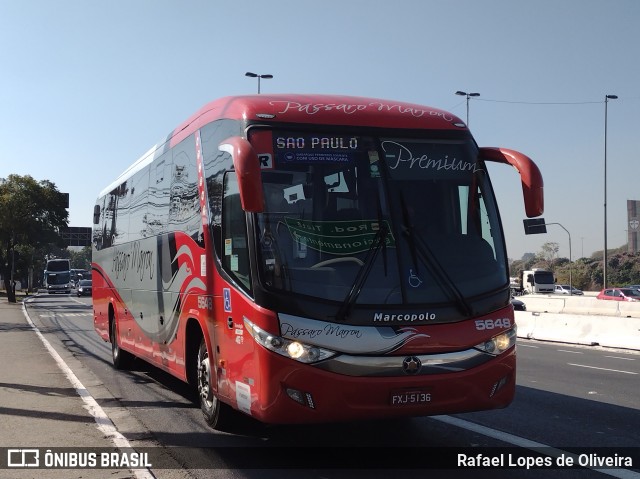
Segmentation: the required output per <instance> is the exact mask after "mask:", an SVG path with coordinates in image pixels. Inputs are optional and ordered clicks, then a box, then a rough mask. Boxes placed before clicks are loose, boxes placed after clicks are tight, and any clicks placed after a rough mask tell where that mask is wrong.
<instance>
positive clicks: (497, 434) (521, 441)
mask: <svg viewBox="0 0 640 479" xmlns="http://www.w3.org/2000/svg"><path fill="white" fill-rule="evenodd" d="M430 419H435V420H436V421H440V422H443V423H445V424H449V425H451V426H456V427H459V428H462V429H466V430H468V431H471V432H475V433H478V434H482V435H483V436H488V437H491V438H493V439H497V440H499V441H502V442H506V443H509V444H513V445H514V446H518V447H524V448H526V449H532V450H534V451H536V452H538V453H539V452H540V450H539V449H540V448H544V449H545V451H544V454H547V455H548V456H551V457H555V458H558V457H560V456H565V457H572V458H573V459H574V464H578V454H574V453H571V452H567V451H563V450H562V449H557V448H555V447H551V446H549V445H547V444H542V443H541V442H536V441H530V440H529V439H525V438H523V437H520V436H515V435H513V434H509V433H508V432H503V431H498V430H496V429H491V428H489V427H486V426H482V425H480V424H476V423H474V422H470V421H465V420H464V419H459V418H457V417H453V416H431V418H430ZM588 469H591V470H593V471H597V472H599V473H601V474H606V475H607V476H611V477H617V478H618V479H640V474H638V473H637V472H633V471H630V470H628V469H598V468H596V467H589V468H588Z"/></svg>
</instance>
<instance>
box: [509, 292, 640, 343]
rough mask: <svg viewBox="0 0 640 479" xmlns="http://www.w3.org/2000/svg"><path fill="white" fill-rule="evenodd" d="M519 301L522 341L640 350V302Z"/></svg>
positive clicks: (587, 299)
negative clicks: (524, 339)
mask: <svg viewBox="0 0 640 479" xmlns="http://www.w3.org/2000/svg"><path fill="white" fill-rule="evenodd" d="M518 299H520V300H521V301H523V302H524V303H525V304H526V306H527V311H516V323H517V324H518V337H521V338H528V339H539V340H543V341H558V342H564V343H574V344H586V345H600V346H606V347H613V348H625V349H634V350H640V302H635V303H630V302H626V301H602V300H598V299H596V298H595V297H593V296H591V297H589V296H564V297H563V296H560V295H557V296H554V295H531V296H520V297H519V298H518Z"/></svg>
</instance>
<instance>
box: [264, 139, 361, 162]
mask: <svg viewBox="0 0 640 479" xmlns="http://www.w3.org/2000/svg"><path fill="white" fill-rule="evenodd" d="M273 142H274V145H273V151H274V153H275V156H276V159H277V160H279V161H281V162H287V163H349V162H351V161H352V160H353V159H354V158H355V156H354V155H355V153H357V152H359V151H361V150H362V147H361V143H362V142H361V140H360V138H359V137H357V136H345V135H318V134H282V135H274V140H273Z"/></svg>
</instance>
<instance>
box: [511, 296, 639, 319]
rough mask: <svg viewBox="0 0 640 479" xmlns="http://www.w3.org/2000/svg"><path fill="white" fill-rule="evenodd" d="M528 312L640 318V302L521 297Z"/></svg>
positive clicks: (571, 297)
mask: <svg viewBox="0 0 640 479" xmlns="http://www.w3.org/2000/svg"><path fill="white" fill-rule="evenodd" d="M518 299H520V300H521V301H522V302H524V303H525V304H526V305H527V311H533V312H538V313H565V314H567V313H568V314H578V315H589V316H590V315H600V316H622V317H628V318H640V302H628V301H605V300H601V299H597V298H596V297H595V296H587V295H585V296H564V295H562V296H560V295H553V294H550V295H543V294H534V295H525V296H519V297H518Z"/></svg>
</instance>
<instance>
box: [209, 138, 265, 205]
mask: <svg viewBox="0 0 640 479" xmlns="http://www.w3.org/2000/svg"><path fill="white" fill-rule="evenodd" d="M218 149H219V150H220V151H226V152H227V153H229V154H230V155H231V157H232V158H233V168H234V169H235V171H236V176H237V177H238V188H239V189H240V203H241V205H242V209H243V210H244V211H247V212H249V213H262V212H263V211H264V195H263V193H262V174H261V172H260V161H259V160H258V155H256V153H255V151H254V150H253V147H252V146H251V143H249V142H248V141H247V140H245V139H244V138H241V137H239V136H233V137H231V138H227V139H226V140H224V141H223V142H221V143H220V145H218Z"/></svg>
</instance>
